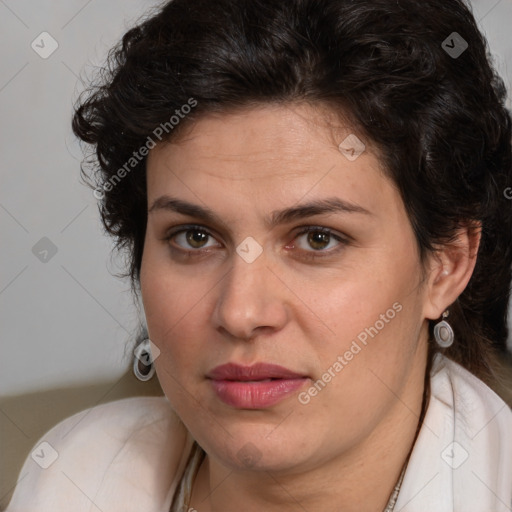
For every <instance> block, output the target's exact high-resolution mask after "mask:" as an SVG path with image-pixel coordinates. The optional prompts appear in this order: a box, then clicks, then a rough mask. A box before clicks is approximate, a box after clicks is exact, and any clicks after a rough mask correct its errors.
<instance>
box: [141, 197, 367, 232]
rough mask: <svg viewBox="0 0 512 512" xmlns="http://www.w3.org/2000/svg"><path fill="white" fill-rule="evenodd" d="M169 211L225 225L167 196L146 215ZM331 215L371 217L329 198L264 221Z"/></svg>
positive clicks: (208, 212)
mask: <svg viewBox="0 0 512 512" xmlns="http://www.w3.org/2000/svg"><path fill="white" fill-rule="evenodd" d="M162 210H163V211H171V212H176V213H181V214H182V215H188V216H190V217H195V218H198V219H201V220H203V221H205V222H209V223H211V224H217V225H221V226H225V223H224V222H223V221H222V220H221V219H220V217H218V216H217V214H216V213H214V212H213V211H212V210H210V209H209V208H206V207H203V206H199V205H197V204H193V203H189V202H188V201H183V200H181V199H177V198H173V197H170V196H168V195H163V196H160V197H159V198H158V199H156V200H155V201H154V202H153V203H152V205H151V207H150V208H149V210H148V213H153V212H157V211H162ZM333 213H360V214H364V215H372V213H371V212H370V211H369V210H366V209H365V208H363V207H362V206H359V205H357V204H353V203H349V202H347V201H344V200H343V199H340V198H338V197H329V198H326V199H317V200H314V201H309V202H307V203H303V204H299V205H297V206H292V207H290V208H285V209H284V210H276V211H273V212H271V214H270V215H269V217H267V218H266V219H265V224H266V225H267V226H269V227H271V228H272V227H274V226H277V225H278V224H285V223H289V222H293V221H296V220H300V219H304V218H307V217H312V216H314V215H325V214H333Z"/></svg>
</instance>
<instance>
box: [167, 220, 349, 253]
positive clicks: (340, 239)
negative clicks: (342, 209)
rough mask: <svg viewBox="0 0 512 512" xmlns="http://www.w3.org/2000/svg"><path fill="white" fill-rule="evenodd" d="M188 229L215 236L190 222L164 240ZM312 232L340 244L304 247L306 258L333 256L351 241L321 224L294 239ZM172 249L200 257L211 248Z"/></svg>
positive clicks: (306, 228) (300, 232)
mask: <svg viewBox="0 0 512 512" xmlns="http://www.w3.org/2000/svg"><path fill="white" fill-rule="evenodd" d="M187 231H199V232H201V233H204V234H206V235H208V236H209V237H212V238H215V237H214V236H213V235H212V234H211V233H210V232H209V231H208V230H207V229H205V228H204V227H203V226H200V225H196V224H190V225H186V226H181V227H180V228H179V229H176V230H173V231H171V232H169V233H168V234H166V236H165V237H164V238H163V239H162V240H163V241H166V242H168V243H169V242H170V241H171V240H172V239H173V238H174V237H176V236H177V235H179V234H181V233H185V232H187ZM311 232H313V233H323V234H326V235H329V236H330V237H332V238H334V239H335V240H336V241H337V242H339V245H337V246H336V248H334V249H329V250H327V251H324V250H321V249H320V250H318V251H315V250H312V251H305V250H303V249H302V250H301V252H302V253H303V256H302V257H303V258H304V259H310V260H315V259H319V258H326V257H329V256H332V255H333V254H337V253H338V252H339V251H341V250H342V249H343V248H344V247H345V246H346V245H348V243H349V241H348V239H347V238H344V237H341V236H339V235H336V234H334V232H333V231H332V230H331V229H329V228H324V227H321V226H305V227H304V228H303V229H302V230H301V231H299V232H298V233H297V234H296V235H295V236H294V238H293V240H295V239H296V238H298V237H300V236H302V235H305V234H307V233H311ZM171 249H172V250H173V251H179V252H181V253H182V254H186V255H187V256H188V257H200V256H203V255H204V253H206V252H209V249H210V248H206V249H192V250H186V249H183V248H177V247H172V246H171Z"/></svg>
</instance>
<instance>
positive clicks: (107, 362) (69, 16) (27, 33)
mask: <svg viewBox="0 0 512 512" xmlns="http://www.w3.org/2000/svg"><path fill="white" fill-rule="evenodd" d="M160 3H161V2H155V1H149V0H146V1H144V0H122V1H121V0H88V1H87V0H66V1H64V0H53V1H50V0H46V1H44V0H40V1H35V0H19V1H14V0H0V34H1V35H0V41H1V45H0V63H1V64H0V66H1V72H0V119H1V122H0V163H1V164H0V172H1V178H0V183H1V187H0V226H1V235H0V236H1V240H2V243H1V251H2V252H1V256H0V258H1V262H2V263H1V266H0V326H1V339H2V355H1V356H0V394H1V395H4V396H5V395H13V394H19V393H26V392H31V391H34V390H42V389H49V388H53V387H59V386H68V385H81V384H86V383H89V382H94V381H97V380H105V379H110V380H113V379H116V378H119V377H120V376H121V375H122V374H123V373H124V372H125V371H126V368H127V366H128V364H129V363H130V362H131V360H132V355H131V347H132V333H133V331H134V329H135V327H136V325H137V314H138V313H137V309H136V308H135V307H134V306H133V305H132V299H131V295H130V292H129V282H128V280H124V281H123V280H120V279H118V278H116V277H114V276H113V275H112V273H115V272H119V271H120V269H121V266H120V265H119V263H118V262H116V260H115V259H113V258H111V257H110V251H111V249H112V243H111V241H110V239H109V238H108V237H106V236H105V235H104V234H103V233H102V228H101V225H100V221H99V216H98V213H97V208H96V199H95V198H94V197H93V195H92V192H91V191H90V189H88V188H87V187H85V186H84V185H82V184H81V183H80V181H79V165H80V160H81V158H82V156H81V152H80V148H79V146H78V144H77V142H76V141H75V140H74V137H73V135H72V134H71V129H70V118H71V114H72V105H73V103H74V101H75V100H76V98H77V95H78V94H79V92H80V91H81V90H82V84H81V81H80V78H79V77H87V76H91V73H93V72H94V66H97V65H100V64H101V63H102V62H103V61H104V58H105V55H106V51H107V50H108V48H110V46H112V45H113V44H114V43H115V42H116V41H117V40H118V39H119V37H120V36H121V35H122V34H123V33H124V32H125V31H126V29H127V28H129V27H130V26H131V25H133V23H134V22H135V21H136V20H137V19H138V18H139V17H140V16H141V15H142V13H144V12H145V11H147V9H148V8H151V7H153V6H155V5H158V4H160ZM472 3H473V8H474V11H475V14H476V18H477V20H479V21H480V24H481V27H482V28H483V30H484V32H485V33H486V35H487V37H488V40H489V43H490V46H491V49H492V52H493V54H494V55H495V58H496V63H497V67H498V69H499V70H500V72H501V73H502V75H503V76H504V78H505V79H506V82H507V84H508V85H509V88H510V84H511V83H512V69H510V68H511V67H512V36H511V29H510V27H511V26H512V0H474V1H473V2H472ZM42 32H48V33H49V34H50V35H51V36H52V37H53V38H54V39H55V40H56V41H57V43H58V45H59V46H58V48H57V50H56V51H55V52H54V53H53V54H52V55H50V56H49V57H48V58H46V59H43V58H41V57H40V56H39V55H38V54H37V53H36V51H34V50H33V49H32V47H31V43H32V41H34V40H35V41H36V43H38V42H39V43H38V44H39V46H40V47H41V46H43V44H42V43H41V42H40V41H41V38H40V37H39V35H40V34H41V33H42ZM49 48H51V46H50V40H49V39H45V43H44V48H40V51H43V50H44V51H48V49H49ZM505 63H508V69H507V66H506V65H505ZM509 107H512V102H511V101H510V98H509ZM45 237H46V239H49V241H51V243H49V242H48V240H46V239H44V238H45ZM41 239H44V240H42V241H41ZM36 244H38V245H36ZM34 246H36V249H33V248H34ZM52 247H54V248H56V250H57V252H56V253H55V254H52ZM44 250H47V251H48V253H45V252H44ZM34 252H35V253H36V254H34ZM41 259H42V260H43V261H41Z"/></svg>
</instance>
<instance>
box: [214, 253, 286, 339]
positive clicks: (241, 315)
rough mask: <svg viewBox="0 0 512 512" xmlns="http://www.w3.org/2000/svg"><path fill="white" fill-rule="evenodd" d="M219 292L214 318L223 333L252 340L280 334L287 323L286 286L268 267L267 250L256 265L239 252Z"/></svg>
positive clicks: (221, 283) (234, 256)
mask: <svg viewBox="0 0 512 512" xmlns="http://www.w3.org/2000/svg"><path fill="white" fill-rule="evenodd" d="M217 290H218V297H217V302H216V305H215V308H214V312H213V317H212V319H213V322H214V324H215V327H216V328H217V330H220V331H222V332H223V334H226V333H228V334H229V335H230V337H232V338H236V339H243V340H250V339H252V338H254V337H255V336H257V335H258V334H262V333H264V332H267V333H271V332H273V331H278V330H280V329H282V328H283V326H284V325H285V324H286V322H287V318H288V311H287V302H286V296H287V293H286V292H287V290H286V286H285V285H284V284H283V282H282V281H281V280H280V279H279V278H278V277H277V276H276V274H275V271H273V270H272V269H271V268H270V267H269V266H268V261H267V258H266V257H265V251H264V252H263V253H262V254H261V255H260V256H259V257H258V258H257V259H256V260H255V261H253V262H252V263H247V262H246V261H244V259H242V258H241V257H240V256H239V255H238V254H236V253H235V254H234V255H233V266H232V268H231V270H230V271H229V272H228V273H227V274H226V275H225V277H224V278H223V279H222V280H221V282H220V283H219V288H217Z"/></svg>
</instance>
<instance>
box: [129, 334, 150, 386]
mask: <svg viewBox="0 0 512 512" xmlns="http://www.w3.org/2000/svg"><path fill="white" fill-rule="evenodd" d="M133 373H134V374H135V377H137V379H139V380H141V381H142V382H146V381H148V380H149V379H151V377H153V375H154V374H155V365H154V364H153V355H152V354H151V345H150V343H149V340H148V339H146V340H144V341H142V342H141V343H139V344H138V345H137V347H135V350H134V358H133Z"/></svg>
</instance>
